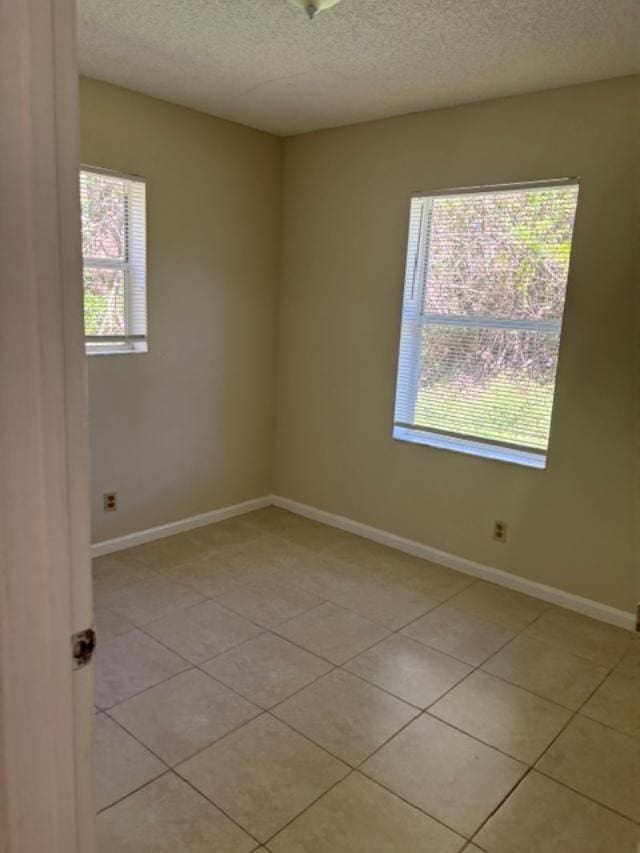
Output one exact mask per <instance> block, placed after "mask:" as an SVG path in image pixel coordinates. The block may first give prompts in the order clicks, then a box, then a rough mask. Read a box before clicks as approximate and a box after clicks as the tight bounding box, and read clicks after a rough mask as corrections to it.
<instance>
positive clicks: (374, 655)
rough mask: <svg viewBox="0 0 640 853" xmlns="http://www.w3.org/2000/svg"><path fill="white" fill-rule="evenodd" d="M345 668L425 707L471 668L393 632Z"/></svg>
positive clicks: (406, 699) (405, 699) (404, 698)
mask: <svg viewBox="0 0 640 853" xmlns="http://www.w3.org/2000/svg"><path fill="white" fill-rule="evenodd" d="M345 669H348V670H349V672H353V673H355V674H356V675H359V676H360V677H361V678H365V679H366V680H367V681H370V682H371V683H372V684H375V685H377V686H378V687H382V688H383V689H384V690H388V691H389V693H393V694H394V695H395V696H398V697H399V698H400V699H403V700H404V701H405V702H410V703H411V704H412V705H417V706H418V707H419V708H426V707H427V706H428V705H431V703H432V702H435V701H436V699H439V698H440V696H442V694H443V693H446V692H447V690H450V689H451V688H452V687H453V686H454V684H457V683H458V682H459V681H461V680H462V679H463V678H464V677H465V676H467V675H468V674H469V673H470V672H471V671H472V669H471V667H470V666H468V665H467V664H466V663H462V662H461V661H458V660H455V659H454V658H452V657H449V656H448V655H445V654H442V652H437V651H435V650H434V649H429V648H427V646H424V645H422V643H417V642H416V641H415V640H410V639H409V637H401V636H400V635H398V634H395V635H393V636H391V637H389V638H388V639H386V640H383V641H382V642H381V643H378V645H376V646H374V647H373V648H371V649H369V650H368V651H366V652H363V653H362V654H361V655H358V657H357V658H354V659H353V660H351V661H349V663H347V664H345Z"/></svg>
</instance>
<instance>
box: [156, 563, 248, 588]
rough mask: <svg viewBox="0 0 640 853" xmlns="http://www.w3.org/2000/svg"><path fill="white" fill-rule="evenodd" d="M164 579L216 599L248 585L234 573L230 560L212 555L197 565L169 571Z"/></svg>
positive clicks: (187, 565) (186, 565)
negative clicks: (243, 585) (224, 593)
mask: <svg viewBox="0 0 640 853" xmlns="http://www.w3.org/2000/svg"><path fill="white" fill-rule="evenodd" d="M164 577H165V578H169V579H171V580H173V581H175V582H176V583H179V584H182V585H183V586H188V587H189V588H190V589H193V590H195V591H196V592H198V593H200V595H203V596H204V597H205V598H215V597H216V596H217V595H222V593H223V592H229V590H230V589H236V588H237V587H239V586H242V584H243V583H246V581H245V579H244V578H239V577H238V576H237V575H236V574H235V573H234V571H233V569H231V567H230V566H229V562H228V560H226V559H224V558H223V557H222V556H221V555H219V554H211V555H209V556H208V557H205V558H204V559H202V560H200V561H198V562H197V563H185V564H184V565H183V566H177V567H175V568H173V569H169V570H168V571H167V572H165V573H164Z"/></svg>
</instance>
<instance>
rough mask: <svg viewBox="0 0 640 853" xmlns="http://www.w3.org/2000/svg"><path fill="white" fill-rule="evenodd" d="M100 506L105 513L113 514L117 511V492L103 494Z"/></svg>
mask: <svg viewBox="0 0 640 853" xmlns="http://www.w3.org/2000/svg"><path fill="white" fill-rule="evenodd" d="M102 506H103V509H104V511H105V512H115V511H116V510H117V509H118V494H117V492H105V493H104V494H103V496H102Z"/></svg>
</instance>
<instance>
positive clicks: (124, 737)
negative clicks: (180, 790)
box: [94, 714, 167, 811]
mask: <svg viewBox="0 0 640 853" xmlns="http://www.w3.org/2000/svg"><path fill="white" fill-rule="evenodd" d="M94 726H95V731H94V741H95V747H94V760H95V797H96V811H101V810H102V809H104V808H106V807H107V806H110V805H111V804H112V803H115V802H116V801H117V800H121V799H122V798H123V797H126V796H127V794H130V793H131V792H132V791H135V790H136V789H137V788H140V787H142V785H146V783H147V782H150V781H151V780H152V779H155V778H156V776H160V775H161V774H162V773H165V772H166V770H167V768H166V767H165V765H164V764H163V763H162V761H160V759H158V758H156V756H155V755H152V754H151V753H150V752H149V750H148V749H145V748H144V746H142V744H141V743H138V741H137V740H136V739H135V738H132V737H131V735H130V734H127V732H125V730H124V729H122V728H120V726H119V725H118V724H117V723H114V722H113V720H110V719H109V717H106V716H105V715H104V714H96V715H95V718H94Z"/></svg>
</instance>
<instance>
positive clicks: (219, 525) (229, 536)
mask: <svg viewBox="0 0 640 853" xmlns="http://www.w3.org/2000/svg"><path fill="white" fill-rule="evenodd" d="M189 533H190V536H192V537H193V538H194V539H197V540H198V541H200V542H204V543H205V545H208V546H210V547H211V548H212V549H214V550H217V551H220V550H223V549H227V548H238V547H241V546H242V545H245V544H246V543H247V542H251V541H253V540H254V539H257V538H258V537H259V536H261V535H262V534H261V531H260V530H256V528H255V526H254V525H252V524H248V523H247V521H246V518H245V517H244V516H240V517H236V518H227V519H225V520H224V521H218V522H215V523H214V524H207V525H205V526H204V527H196V528H195V529H194V530H191V531H189Z"/></svg>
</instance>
